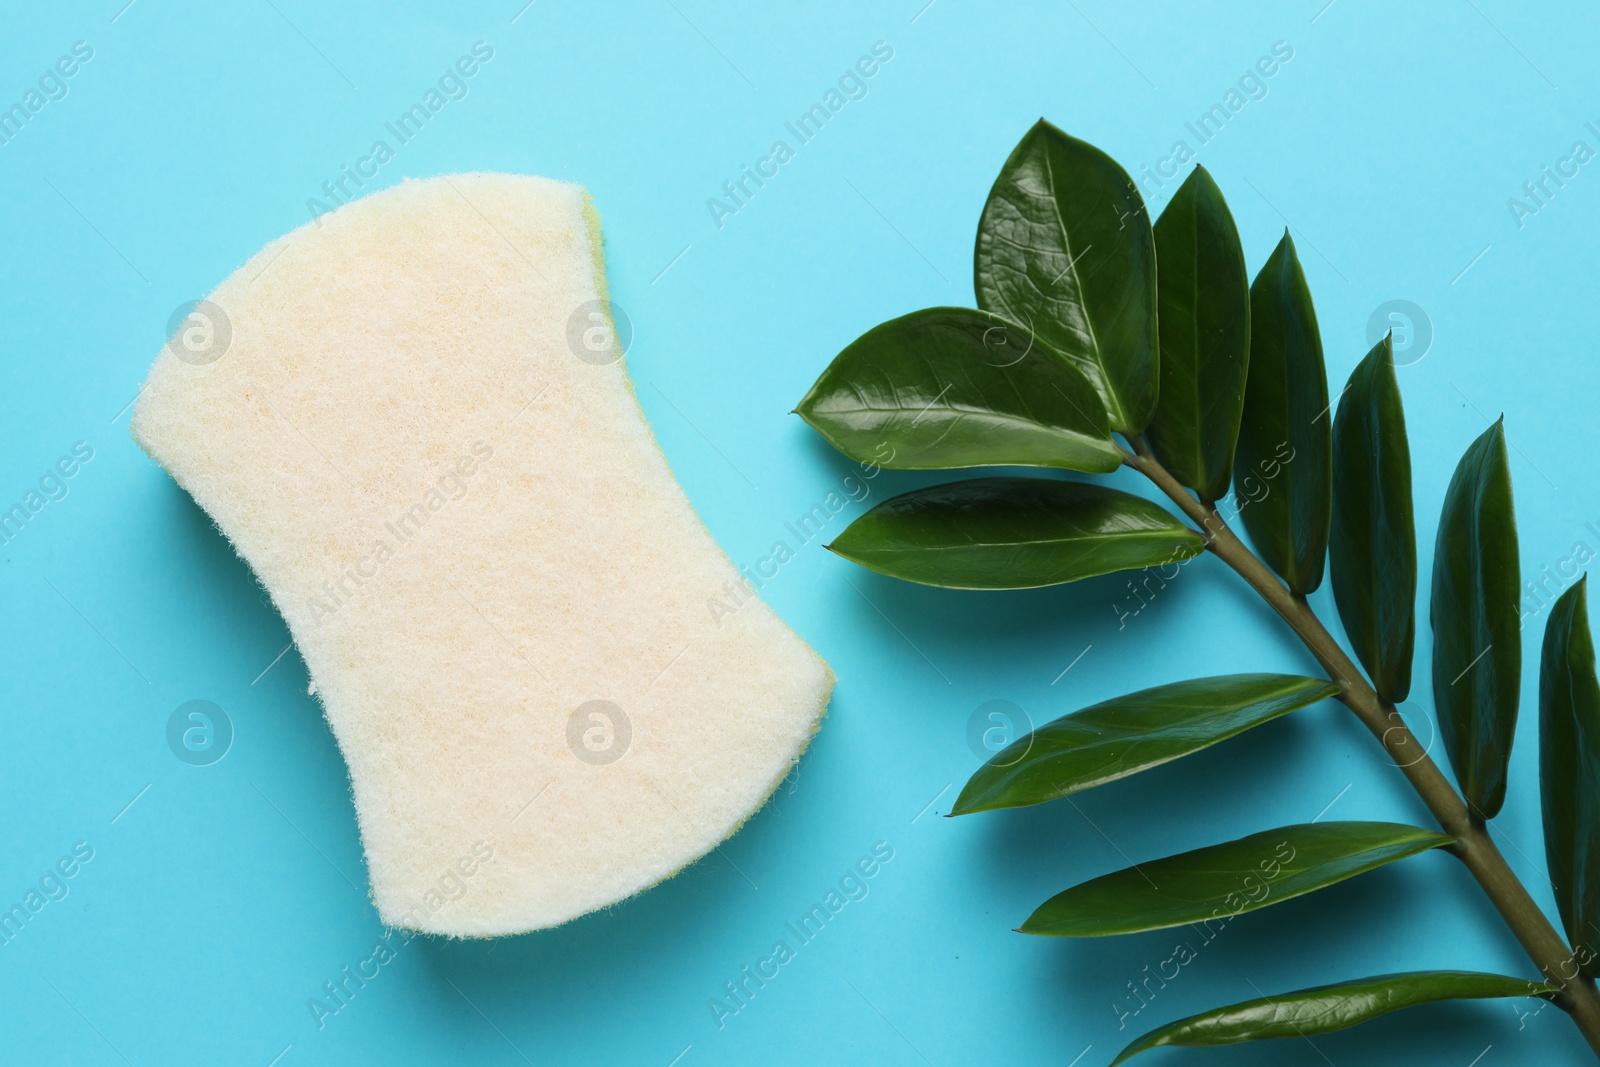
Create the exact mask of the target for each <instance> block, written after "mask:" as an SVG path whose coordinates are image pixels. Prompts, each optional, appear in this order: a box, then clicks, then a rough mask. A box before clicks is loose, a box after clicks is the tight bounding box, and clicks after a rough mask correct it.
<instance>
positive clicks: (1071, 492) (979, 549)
mask: <svg viewBox="0 0 1600 1067" xmlns="http://www.w3.org/2000/svg"><path fill="white" fill-rule="evenodd" d="M828 547H829V548H830V549H832V550H833V551H834V552H837V553H838V554H839V555H841V556H843V557H844V558H845V559H848V560H851V561H852V562H855V563H859V564H861V565H862V566H863V567H868V568H870V569H872V570H875V571H878V572H879V573H880V574H887V575H889V576H890V577H892V578H903V579H905V580H906V581H908V582H920V583H922V584H923V585H939V586H944V587H946V588H949V589H1031V588H1035V587H1037V586H1043V585H1060V584H1061V583H1063V582H1075V581H1078V580H1079V579H1080V578H1091V577H1093V576H1095V575H1097V574H1109V573H1111V572H1112V571H1120V570H1127V569H1129V568H1132V567H1152V566H1159V565H1162V564H1166V563H1175V562H1178V561H1180V560H1185V559H1188V558H1189V557H1190V556H1194V555H1198V554H1199V553H1200V551H1201V550H1202V549H1203V548H1204V547H1205V542H1204V541H1203V540H1202V539H1201V537H1200V535H1199V534H1197V533H1195V532H1194V531H1193V530H1191V529H1190V528H1189V527H1187V526H1185V525H1184V524H1183V523H1181V522H1179V521H1178V520H1177V519H1176V518H1175V517H1173V515H1172V514H1171V513H1169V512H1167V511H1166V510H1164V509H1162V508H1160V507H1158V506H1157V505H1155V504H1152V503H1151V502H1150V501H1148V500H1145V499H1144V498H1143V497H1137V496H1133V495H1131V494H1129V493H1124V492H1120V491H1119V490H1116V489H1108V488H1106V487H1105V486H1103V485H1086V484H1084V483H1082V482H1066V481H1054V480H1046V479H1043V478H974V479H972V480H971V481H965V482H952V483H950V484H947V485H935V486H930V487H928V488H926V489H918V490H915V491H913V492H910V493H905V494H903V495H901V496H897V497H895V498H893V499H892V500H887V501H884V502H883V503H882V504H879V505H878V506H877V507H875V508H873V509H872V510H871V511H869V512H867V513H866V514H865V515H863V516H861V518H859V519H857V520H856V521H855V522H853V523H851V524H850V526H849V528H847V529H846V530H845V531H844V533H842V534H840V535H839V538H838V540H836V541H834V542H833V544H831V545H829V546H828Z"/></svg>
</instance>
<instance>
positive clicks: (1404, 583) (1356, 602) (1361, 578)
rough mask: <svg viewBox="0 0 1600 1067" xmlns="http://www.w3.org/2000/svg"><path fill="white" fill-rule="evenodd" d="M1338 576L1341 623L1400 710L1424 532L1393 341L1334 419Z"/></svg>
mask: <svg viewBox="0 0 1600 1067" xmlns="http://www.w3.org/2000/svg"><path fill="white" fill-rule="evenodd" d="M1328 549H1329V551H1328V570H1329V576H1330V580H1331V581H1332V583H1333V599H1334V602H1335V603H1336V604H1338V606H1339V618H1340V620H1342V621H1343V622H1344V632H1345V635H1346V636H1347V637H1349V638H1350V645H1351V647H1352V648H1354V649H1355V653H1356V658H1357V659H1359V660H1360V661H1361V665H1362V666H1363V667H1365V668H1366V669H1367V676H1368V677H1370V678H1371V679H1372V687H1373V688H1374V689H1376V690H1377V691H1378V695H1379V696H1380V697H1382V698H1383V699H1384V700H1387V701H1388V702H1389V703H1391V704H1398V703H1400V702H1401V701H1402V700H1404V699H1405V698H1406V695H1407V694H1408V693H1410V692H1411V650H1412V646H1413V644H1414V643H1415V640H1416V601H1417V531H1416V525H1415V522H1414V521H1413V519H1412V515H1411V446H1410V445H1409V444H1408V443H1407V442H1406V416H1405V411H1404V410H1403V409H1402V407H1401V405H1400V384H1399V383H1398V382H1397V381H1395V376H1394V348H1393V344H1392V342H1391V340H1390V338H1389V337H1388V336H1385V337H1384V339H1383V340H1381V341H1379V342H1378V343H1377V344H1376V345H1374V346H1373V349H1372V351H1370V352H1368V353H1367V357H1366V358H1365V359H1363V360H1362V361H1361V362H1360V363H1358V364H1356V369H1355V370H1354V371H1353V372H1352V373H1351V375H1350V382H1349V384H1348V385H1346V386H1345V388H1344V393H1343V394H1342V395H1341V396H1340V398H1339V410H1338V413H1337V414H1336V415H1335V416H1334V420H1333V525H1332V539H1331V540H1330V541H1329V544H1328Z"/></svg>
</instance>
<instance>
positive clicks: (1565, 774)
mask: <svg viewBox="0 0 1600 1067" xmlns="http://www.w3.org/2000/svg"><path fill="white" fill-rule="evenodd" d="M1588 582H1589V579H1588V577H1587V576H1585V577H1584V578H1583V579H1582V580H1581V581H1580V582H1579V583H1578V584H1577V585H1575V586H1573V587H1572V588H1571V589H1568V590H1567V591H1566V592H1565V593H1563V594H1562V595H1561V597H1560V599H1558V600H1557V601H1556V602H1555V605H1554V606H1553V607H1552V608H1551V609H1550V619H1549V621H1548V622H1547V623H1545V627H1544V651H1543V654H1542V656H1541V657H1540V661H1539V786H1540V797H1541V803H1542V806H1543V808H1544V851H1545V862H1546V863H1547V864H1548V865H1549V868H1550V884H1551V886H1552V887H1553V888H1554V889H1555V894H1556V907H1557V909H1558V910H1559V911H1560V912H1561V923H1562V925H1563V926H1564V927H1565V928H1566V931H1567V941H1568V943H1569V944H1571V945H1572V946H1573V947H1574V948H1584V947H1587V948H1588V949H1589V951H1587V952H1582V951H1580V952H1579V953H1578V962H1579V965H1580V967H1581V969H1582V970H1583V973H1584V974H1587V975H1589V976H1591V977H1595V976H1597V975H1600V954H1597V953H1596V952H1595V951H1594V949H1595V948H1596V947H1600V946H1597V945H1596V938H1600V934H1597V933H1596V932H1595V928H1596V925H1597V924H1600V849H1596V848H1595V842H1596V841H1597V840H1600V683H1597V682H1596V681H1595V672H1594V640H1593V638H1591V637H1590V635H1589V595H1588Z"/></svg>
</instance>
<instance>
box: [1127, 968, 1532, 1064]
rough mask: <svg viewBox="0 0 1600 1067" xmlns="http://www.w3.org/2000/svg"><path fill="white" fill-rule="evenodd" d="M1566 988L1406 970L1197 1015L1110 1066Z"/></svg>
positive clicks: (1148, 1038)
mask: <svg viewBox="0 0 1600 1067" xmlns="http://www.w3.org/2000/svg"><path fill="white" fill-rule="evenodd" d="M1560 989H1561V987H1560V986H1558V985H1552V984H1550V983H1547V982H1530V981H1528V980H1527V979H1525V978H1508V977H1506V976H1505V975H1499V974H1479V973H1477V972H1475V971H1407V972H1405V973H1403V974H1380V975H1378V976H1376V977H1374V978H1358V979H1356V980H1355V981H1353V982H1340V983H1338V984H1336V985H1323V986H1316V987H1314V988H1312V989H1298V990H1295V991H1294V992H1292V993H1280V994H1278V995H1277V996H1275V997H1262V998H1261V999H1259V1000H1247V1001H1245V1002H1244V1003H1242V1004H1233V1005H1230V1006H1228V1007H1226V1008H1213V1009H1212V1010H1211V1011H1205V1012H1201V1013H1200V1014H1199V1015H1191V1016H1189V1017H1188V1018H1187V1019H1180V1020H1178V1021H1177V1022H1175V1023H1169V1024H1167V1025H1166V1026H1163V1027H1161V1028H1159V1029H1156V1030H1152V1031H1150V1032H1149V1033H1148V1034H1145V1035H1144V1036H1143V1037H1141V1038H1139V1039H1138V1040H1137V1041H1135V1042H1134V1043H1133V1044H1131V1045H1129V1046H1128V1047H1127V1048H1125V1049H1123V1050H1122V1052H1121V1053H1120V1054H1119V1055H1118V1056H1117V1058H1116V1059H1114V1060H1112V1061H1111V1067H1116V1065H1117V1064H1119V1063H1122V1062H1123V1061H1125V1060H1128V1059H1130V1058H1132V1057H1134V1056H1137V1055H1138V1054H1139V1053H1141V1052H1146V1051H1148V1050H1150V1049H1153V1048H1162V1047H1164V1046H1168V1045H1184V1046H1187V1047H1190V1048H1213V1047H1215V1046H1218V1045H1237V1044H1241V1043H1243V1042H1245V1041H1266V1040H1269V1039H1271V1038H1275V1037H1314V1036H1316V1035H1317V1034H1331V1033H1333V1032H1334V1031H1335V1030H1344V1029H1346V1028H1348V1027H1351V1026H1356V1025H1358V1024H1360V1023H1364V1022H1367V1021H1368V1020H1370V1019H1376V1018H1377V1017H1378V1016H1380V1015H1387V1014H1389V1013H1390V1012H1391V1011H1399V1010H1400V1009H1401V1008H1413V1007H1416V1006H1417V1005H1419V1004H1433V1003H1437V1002H1438V1001H1442V1000H1484V999H1488V998H1492V997H1544V998H1546V999H1553V998H1554V997H1555V995H1556V994H1557V993H1558V992H1559V991H1560Z"/></svg>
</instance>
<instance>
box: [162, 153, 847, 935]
mask: <svg viewBox="0 0 1600 1067" xmlns="http://www.w3.org/2000/svg"><path fill="white" fill-rule="evenodd" d="M195 315H196V316H198V318H196V319H195V322H196V323H199V324H202V325H204V327H205V329H204V330H201V331H200V333H199V336H192V333H193V331H190V332H185V331H182V330H180V331H179V333H178V334H176V335H175V336H174V338H173V340H172V341H170V342H169V343H168V344H167V346H166V347H165V348H163V350H162V352H161V353H160V355H159V356H158V357H157V359H156V362H155V365H154V367H153V368H152V369H151V372H150V376H149V380H148V381H147V382H146V385H145V388H144V391H143V393H142V394H141V397H140V399H139V402H138V405H137V408H136V410H135V415H134V419H133V436H134V439H135V440H136V441H137V442H138V443H139V445H140V446H141V447H142V448H144V450H145V451H146V452H148V453H149V454H150V455H151V456H152V457H154V458H155V459H156V460H157V461H158V462H159V463H160V464H161V465H162V466H163V467H165V468H166V469H167V470H168V471H170V472H171V474H172V476H173V477H174V478H175V479H176V480H177V482H178V484H179V485H180V486H182V487H183V488H184V489H185V490H187V491H188V492H189V493H190V494H191V495H192V496H193V497H194V499H195V500H196V501H197V502H198V503H199V504H200V506H201V507H203V508H204V509H205V510H206V511H207V512H208V513H209V514H210V515H211V517H212V519H213V520H215V522H216V524H217V525H218V526H219V527H220V528H221V530H222V532H223V533H224V534H225V535H226V536H227V537H228V538H229V539H230V540H231V541H232V542H233V545H234V547H235V548H236V549H237V551H238V552H239V554H240V555H241V556H243V557H244V559H245V560H246V561H247V562H248V563H249V564H250V565H251V566H252V567H253V568H254V569H255V572H256V574H257V576H258V577H259V578H260V580H261V582H262V583H263V584H264V585H265V586H266V588H267V590H268V591H269V592H270V593H271V595H272V598H273V601H274V602H275V603H276V604H277V606H278V609H279V610H280V611H281V612H282V613H283V616H284V618H285V619H286V620H287V621H288V624H289V628H290V631H291V632H292V634H293V636H294V640H295V643H296V645H297V646H298V647H299V649H300V652H301V655H302V656H303V657H304V659H305V662H306V664H307V666H308V667H309V669H310V672H311V677H312V681H313V690H314V691H315V692H316V693H317V694H318V695H319V697H320V699H321V701H322V704H323V708H324V710H325V713H326V715H327V719H328V722H329V724H330V726H331V727H332V729H333V733H334V736H335V738H336V739H337V740H338V743H339V747H340V750H341V751H342V752H343V754H344V757H345V761H346V763H347V764H348V766H349V771H350V781H351V786H352V790H353V793H354V796H355V804H356V814H357V817H358V821H359V824H360V828H361V837H362V842H363V846H364V848H365V850H366V856H367V865H368V869H369V872H370V876H371V880H372V895H373V898H374V900H375V901H376V903H377V907H378V911H379V914H380V916H381V917H382V919H383V921H384V922H385V923H388V924H390V925H392V926H399V927H405V928H409V929H414V930H421V931H425V932H429V933H442V934H452V935H459V936H487V935H499V934H512V933H519V932H523V931H528V930H535V929H540V928H543V927H549V926H554V925H557V924H559V923H562V922H565V921H567V920H569V919H572V918H574V917H576V916H579V915H582V914H584V913H586V912H589V911H593V910H595V909H596V908H601V907H605V906H606V905H609V904H612V903H615V902H617V901H619V900H622V899H623V898H625V897H628V896H630V895H632V894H634V893H637V892H639V891H640V890H642V889H645V888H647V887H649V886H651V885H653V884H655V883H657V882H659V881H661V880H662V879H664V878H667V877H669V876H670V875H672V874H673V873H674V872H676V871H677V870H678V869H680V868H681V867H683V866H685V865H686V864H688V863H690V862H692V861H694V860H695V859H697V858H698V857H700V856H701V855H704V854H705V853H706V852H708V851H710V850H711V849H712V848H713V847H715V846H716V844H717V843H718V842H720V841H722V840H723V839H724V838H726V837H728V836H729V835H730V834H732V833H733V832H734V831H735V830H736V829H738V827H739V826H740V824H741V823H743V822H744V820H745V819H747V818H748V817H749V816H750V815H751V814H752V813H753V812H754V811H755V810H756V809H757V808H758V807H760V805H761V804H762V803H763V801H764V800H765V799H766V798H767V797H768V796H769V795H770V794H771V793H772V791H773V790H774V789H775V788H776V787H777V785H778V783H779V782H780V781H782V779H783V777H784V776H785V775H786V774H787V773H788V771H789V769H790V767H791V766H792V765H793V764H794V762H795V761H796V760H797V759H798V758H799V755H800V753H801V751H802V750H803V749H804V747H805V745H806V743H807V742H808V741H809V739H810V738H811V736H812V734H813V733H814V732H815V730H816V728H817V726H818V724H819V721H820V718H821V715H822V713H823V711H824V709H825V708H826V705H827V700H828V695H829V692H830V690H831V687H832V681H833V680H832V674H831V673H830V672H829V670H828V668H827V666H826V665H825V664H824V663H823V662H822V661H821V660H820V659H819V658H818V657H817V656H816V654H815V653H813V652H812V651H811V650H810V649H809V648H808V647H807V646H806V645H805V644H804V643H803V642H802V641H801V640H800V639H799V638H797V637H796V636H795V635H794V634H793V633H792V632H790V631H789V630H788V629H787V628H786V627H785V626H784V625H783V623H782V622H780V621H779V620H778V619H777V617H776V616H774V615H773V614H772V612H771V611H770V610H769V609H768V608H767V607H766V606H765V605H764V604H762V603H761V602H760V601H759V600H756V599H755V598H754V597H748V598H747V599H746V598H745V595H746V594H747V593H748V585H747V583H746V581H745V579H743V578H742V577H741V576H740V575H739V573H738V572H737V571H736V570H735V568H734V567H733V566H732V565H731V564H730V563H729V562H728V560H727V558H726V557H725V556H724V555H723V554H722V552H721V551H720V550H719V549H718V548H717V545H716V543H715V542H714V541H713V540H712V539H711V537H710V535H709V534H708V533H707V532H706V530H705V528H704V527H703V526H702V525H701V524H700V522H699V520H698V519H697V518H696V516H695V514H694V511H693V510H692V509H691V507H690V505H689V502H688V500H687V499H686V498H685V496H684V494H683V492H682V490H681V489H680V488H679V487H678V485H677V483H676V481H675V480H674V478H673V476H672V473H671V471H670V470H669V469H668V467H667V464H666V461H665V459H664V458H663V457H662V455H661V453H660V451H659V449H658V448H657V447H656V444H655V441H654V439H653V438H652V436H651V434H650V429H649V426H648V425H647V424H646V422H645V420H644V416H643V413H642V412H641V410H640V408H639V406H638V403H637V401H636V399H635V398H634V395H633V390H632V387H631V385H630V383H629V380H628V377H627V375H626V373H625V371H624V369H623V364H622V362H621V359H620V357H621V348H622V346H621V345H619V344H618V343H617V340H616V337H615V327H614V325H613V323H612V321H611V316H610V306H609V303H608V301H607V296H606V291H605V274H604V267H603V261H602V258H601V252H600V235H599V228H598V220H597V219H596V217H595V215H594V212H593V210H592V208H591V207H590V206H589V200H588V196H587V194H586V193H585V192H584V190H583V189H581V188H580V187H578V186H575V185H569V184H565V183H561V182H554V181H548V180H544V179H539V178H529V177H517V176H511V175H498V174H461V175H452V176H449V177H441V178H434V179H430V180H427V181H407V182H405V183H403V184H402V185H400V186H397V187H395V188H391V189H389V190H386V191H384V192H381V193H377V194H374V195H372V196H369V197H366V198H365V199H362V200H358V201H355V202H353V203H350V204H347V205H345V206H343V207H341V208H339V209H338V210H337V211H334V212H332V213H330V214H327V215H323V216H321V217H320V218H319V219H317V220H316V221H315V222H314V223H312V224H309V225H307V226H305V227H303V228H301V229H300V230H297V231H295V232H294V233H291V234H289V235H288V236H286V237H283V238H280V239H279V240H277V241H274V242H272V243H271V244H269V245H268V246H267V247H266V248H264V249H262V251H261V252H260V253H258V254H257V255H256V256H255V257H254V258H253V259H252V260H251V261H250V262H248V263H247V264H245V266H244V267H242V268H240V270H238V271H237V272H236V273H235V274H233V275H232V276H231V277H230V278H228V279H227V280H226V281H225V282H223V283H222V285H221V286H219V287H218V288H217V290H216V292H215V293H213V294H212V295H211V296H210V297H209V298H208V300H207V301H206V302H204V303H203V304H202V305H201V307H200V308H199V309H197V311H196V312H195ZM196 328H197V329H198V326H197V327H196ZM729 583H732V584H733V586H734V587H742V589H741V599H740V603H741V605H742V606H741V607H740V608H739V609H738V610H737V611H733V612H729V611H728V610H727V609H726V608H725V607H724V606H723V605H724V604H725V603H726V597H727V593H726V591H725V590H726V589H727V588H728V587H729Z"/></svg>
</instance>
